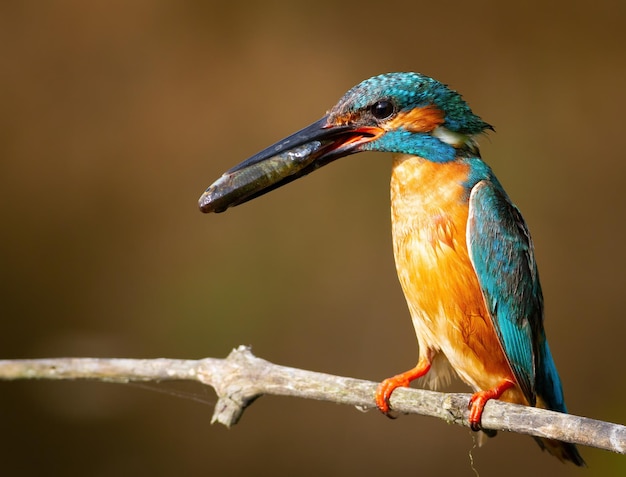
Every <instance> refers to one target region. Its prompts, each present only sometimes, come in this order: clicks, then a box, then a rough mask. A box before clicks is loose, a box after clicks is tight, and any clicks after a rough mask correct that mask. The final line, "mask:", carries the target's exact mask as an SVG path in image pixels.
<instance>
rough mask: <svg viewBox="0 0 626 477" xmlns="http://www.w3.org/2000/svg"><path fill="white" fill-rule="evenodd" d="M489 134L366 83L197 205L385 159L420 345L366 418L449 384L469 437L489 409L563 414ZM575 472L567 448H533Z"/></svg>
mask: <svg viewBox="0 0 626 477" xmlns="http://www.w3.org/2000/svg"><path fill="white" fill-rule="evenodd" d="M491 130H493V127H492V126H491V125H489V124H488V123H486V122H484V121H483V120H482V119H481V118H480V117H479V116H477V115H476V114H474V113H473V111H472V110H471V108H470V107H469V105H468V104H467V102H466V101H465V100H464V99H463V97H462V96H461V95H460V94H459V93H457V92H456V91H455V90H453V89H452V88H450V87H449V86H447V85H446V84H444V83H442V82H439V81H437V80H436V79H433V78H431V77H429V76H426V75H423V74H420V73H414V72H398V73H385V74H381V75H377V76H373V77H371V78H369V79H366V80H364V81H362V82H361V83H359V84H357V85H356V86H354V87H353V88H352V89H350V90H349V91H348V92H347V93H346V94H345V95H344V96H343V97H342V98H341V99H340V100H339V102H338V103H337V104H336V105H335V106H334V107H332V108H331V109H330V110H328V111H327V113H326V114H325V115H324V116H323V117H322V118H321V119H320V120H318V121H316V122H314V123H313V124H311V125H310V126H308V127H305V128H304V129H302V130H300V131H298V132H296V133H295V134H292V135H291V136H288V137H286V138H285V139H283V140H281V141H279V142H277V143H276V144H274V145H272V146H270V147H268V148H266V149H264V150H262V151H261V152H259V153H257V154H255V155H253V156H252V157H250V158H249V159H247V160H245V161H243V162H242V163H241V164H239V165H237V166H235V167H233V168H232V169H230V170H228V171H226V172H225V173H224V174H223V175H222V176H220V177H219V178H218V179H217V180H216V181H215V182H214V183H213V184H211V186H209V187H208V188H207V189H206V191H205V192H204V193H203V194H202V196H201V197H200V200H199V207H200V210H201V211H202V212H205V213H208V212H223V211H225V210H226V209H228V208H229V207H233V206H236V205H239V204H242V203H244V202H247V201H249V200H251V199H254V198H256V197H259V196H261V195H263V194H265V193H267V192H269V191H271V190H273V189H276V188H278V187H281V186H283V185H285V184H287V183H289V182H292V181H294V180H296V179H298V178H301V177H303V176H305V175H307V174H309V173H311V172H313V171H315V170H317V169H319V168H320V167H322V166H324V165H327V164H329V163H330V162H333V161H335V160H337V159H339V158H342V157H345V156H348V155H351V154H355V153H360V152H365V151H378V152H387V153H392V168H391V219H392V220H391V222H392V238H393V254H394V258H395V264H396V270H397V274H398V278H399V282H400V285H401V288H402V290H403V292H404V295H405V298H406V302H407V305H408V308H409V312H410V316H411V319H412V322H413V326H414V328H415V334H416V337H417V341H418V350H419V351H418V360H417V364H416V365H415V366H414V367H412V368H411V369H409V370H408V371H405V372H402V373H400V374H397V375H395V376H393V377H391V378H388V379H385V380H384V381H382V383H380V385H379V386H378V389H377V391H376V395H375V403H376V406H377V407H378V408H379V409H380V410H381V411H382V412H383V413H384V414H387V415H390V411H391V405H390V398H391V395H392V393H393V392H394V390H395V389H397V388H398V387H406V386H409V384H410V383H411V382H412V381H414V380H416V379H417V378H422V377H423V378H424V381H425V383H426V385H430V386H431V387H435V386H437V385H438V384H440V383H442V382H446V381H447V379H448V378H449V377H450V375H453V374H455V373H456V375H458V377H460V379H461V380H462V381H464V382H465V383H467V384H468V385H469V386H470V387H471V388H472V390H473V394H472V396H471V398H470V401H469V405H468V408H469V424H470V427H471V428H472V429H473V430H480V429H481V417H482V413H483V409H484V407H485V404H486V403H487V402H488V401H489V400H491V399H500V400H503V401H507V402H511V403H516V404H522V405H527V406H535V407H538V408H544V409H549V410H553V411H558V412H563V413H566V412H567V408H566V406H565V401H564V397H563V389H562V385H561V380H560V377H559V374H558V372H557V368H556V365H555V362H554V359H553V357H552V353H551V351H550V347H549V345H548V341H547V338H546V333H545V329H544V306H543V294H542V289H541V284H540V281H539V274H538V271H537V264H536V262H535V253H534V245H533V241H532V239H531V236H530V233H529V230H528V227H527V225H526V223H525V221H524V219H523V217H522V215H521V213H520V211H519V209H518V208H517V207H516V206H515V205H514V204H513V202H512V201H511V199H510V198H509V197H508V195H507V193H506V192H505V190H504V188H503V186H502V185H501V183H500V182H499V180H498V179H497V178H496V176H495V175H494V172H493V171H492V169H491V168H490V167H489V166H488V165H487V163H486V162H484V161H483V160H482V158H481V155H480V150H479V147H478V138H479V137H480V136H481V135H484V134H486V133H488V132H489V131H491ZM535 439H536V441H537V442H538V443H539V445H540V447H541V448H542V449H544V450H547V451H548V452H549V453H550V454H552V455H554V456H556V457H557V458H559V459H560V460H561V461H570V462H572V463H573V464H575V465H578V466H584V465H585V461H584V460H583V458H582V457H581V455H580V453H579V451H578V449H577V448H576V446H575V445H574V444H571V443H566V442H561V441H557V440H551V439H544V438H535Z"/></svg>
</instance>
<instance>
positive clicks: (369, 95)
mask: <svg viewBox="0 0 626 477" xmlns="http://www.w3.org/2000/svg"><path fill="white" fill-rule="evenodd" d="M490 128H491V126H489V125H488V124H487V123H485V122H483V121H482V120H481V119H480V118H479V117H478V116H476V115H475V114H474V113H473V112H472V110H471V109H470V108H469V106H468V105H467V103H466V102H465V101H464V100H463V98H462V97H461V95H459V94H458V93H457V92H456V91H453V90H451V89H450V88H448V87H447V86H446V85H444V84H443V83H440V82H439V81H436V80H434V79H432V78H429V77H428V76H424V75H421V74H418V73H388V74H383V75H379V76H374V77H372V78H369V79H367V80H365V81H363V82H362V83H360V84H358V85H357V86H355V87H354V88H352V89H351V90H349V91H348V92H347V93H346V94H345V95H344V96H343V98H341V99H340V100H339V102H338V103H337V104H336V105H335V106H334V107H333V108H332V109H331V110H330V111H328V113H327V114H326V115H325V116H324V117H323V118H322V119H320V120H319V121H316V122H315V123H313V124H311V125H310V126H308V127H306V128H304V129H302V130H300V131H298V132H297V133H295V134H293V135H291V136H289V137H287V138H285V139H283V140H282V141H279V142H277V143H276V144H274V145H272V146H270V147H268V148H267V149H265V150H263V151H261V152H259V153H258V154H256V155H254V156H252V157H251V158H249V159H247V160H246V161H244V162H242V163H241V164H239V165H237V166H235V167H234V168H232V169H230V170H228V171H226V172H225V173H224V174H223V175H222V177H220V178H219V179H218V180H217V181H215V182H214V183H213V184H212V185H211V186H210V187H209V188H208V189H207V190H206V191H205V193H204V194H202V197H200V201H199V205H200V209H201V210H202V211H203V212H222V211H224V210H226V209H227V208H228V207H232V206H235V205H238V204H241V203H243V202H246V201H248V200H251V199H253V198H255V197H258V196H260V195H262V194H265V193H266V192H269V191H270V190H273V189H276V188H278V187H280V186H282V185H284V184H286V183H288V182H291V181H293V180H295V179H297V178H299V177H302V176H304V175H306V174H308V173H310V172H312V171H314V170H316V169H318V168H320V167H321V166H324V165H326V164H328V163H329V162H332V161H334V160H335V159H339V158H340V157H345V156H348V155H350V154H355V153H357V152H362V151H382V152H392V153H401V154H412V155H417V156H420V157H423V158H424V159H427V160H430V161H433V162H448V161H451V160H454V159H455V158H456V157H458V156H459V155H462V154H464V153H467V152H468V151H469V152H471V153H474V154H476V153H477V150H476V149H475V144H474V141H473V137H474V136H475V135H477V134H480V133H482V132H484V131H485V130H486V129H490Z"/></svg>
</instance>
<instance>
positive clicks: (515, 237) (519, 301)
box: [467, 180, 545, 405]
mask: <svg viewBox="0 0 626 477" xmlns="http://www.w3.org/2000/svg"><path fill="white" fill-rule="evenodd" d="M469 203H470V204H469V219H468V223H467V247H468V250H469V254H470V259H471V261H472V265H473V266H474V270H475V271H476V275H477V276H478V281H479V283H480V287H481V289H482V293H483V297H484V299H485V303H486V305H487V309H488V311H489V313H490V318H491V321H492V323H493V326H494V328H495V330H496V334H497V335H498V338H499V340H500V344H501V345H502V349H503V350H504V353H505V355H506V358H507V360H508V362H509V365H510V366H511V369H512V371H513V374H514V376H515V378H516V379H517V382H518V384H519V386H520V388H521V389H522V391H523V393H524V395H525V396H526V398H527V399H528V401H529V403H530V404H531V405H535V402H536V397H537V389H536V383H537V360H538V359H539V349H538V346H539V342H540V340H541V339H543V340H545V338H544V334H543V295H542V292H541V284H540V283H539V275H538V273H537V266H536V264H535V257H534V250H533V243H532V240H531V238H530V234H529V232H528V228H527V227H526V223H525V222H524V219H523V218H522V215H521V214H520V212H519V210H518V209H517V207H515V206H514V205H513V204H512V203H511V201H510V200H509V198H508V197H507V195H506V193H505V192H504V191H503V190H502V188H501V187H500V186H499V184H494V183H493V182H491V181H490V180H482V181H480V182H478V183H477V184H476V185H475V186H474V187H473V188H472V192H471V194H470V199H469Z"/></svg>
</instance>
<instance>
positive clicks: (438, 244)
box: [391, 155, 526, 403]
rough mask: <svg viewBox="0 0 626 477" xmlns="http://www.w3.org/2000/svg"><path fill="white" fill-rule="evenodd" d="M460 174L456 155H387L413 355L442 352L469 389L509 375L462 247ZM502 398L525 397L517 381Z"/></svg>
mask: <svg viewBox="0 0 626 477" xmlns="http://www.w3.org/2000/svg"><path fill="white" fill-rule="evenodd" d="M467 177H468V166H467V165H466V164H463V163H460V162H449V163H443V164H442V163H432V162H430V161H427V160H425V159H422V158H419V157H415V156H406V155H399V156H396V157H395V158H394V164H393V171H392V178H391V212H392V226H393V244H394V257H395V260H396V268H397V271H398V277H399V279H400V284H401V285H402V289H403V291H404V295H405V297H406V300H407V303H408V305H409V310H410V313H411V317H412V320H413V325H414V327H415V332H416V335H417V339H418V342H419V346H420V357H429V358H430V359H433V358H436V357H437V355H440V354H443V355H444V356H445V357H446V358H447V361H448V362H449V363H450V365H451V366H452V368H453V369H454V370H455V371H456V372H457V373H458V375H459V376H460V377H461V379H463V381H465V382H466V383H468V384H469V385H470V386H472V387H473V388H474V390H486V389H491V388H493V387H494V386H496V385H497V384H498V383H499V382H501V381H502V379H510V380H512V381H515V379H514V377H513V373H512V371H511V369H510V367H509V365H508V362H507V360H506V358H505V356H504V353H503V351H502V347H501V346H500V343H499V341H498V338H497V336H496V334H495V330H494V328H493V325H492V322H491V318H490V316H489V314H488V312H487V309H486V307H485V303H484V301H483V296H482V292H481V290H480V286H479V284H478V279H477V277H476V274H475V272H474V268H473V267H472V264H471V262H470V259H469V255H468V251H467V242H466V227H467V216H468V201H467V198H465V190H464V186H463V182H464V181H465V180H466V179H467ZM439 361H441V360H439ZM444 361H445V360H444ZM435 362H437V359H435ZM435 370H436V367H435ZM503 399H505V400H510V401H513V402H519V403H525V402H526V401H525V399H524V397H523V395H522V393H521V391H520V390H519V389H518V388H517V387H515V388H512V389H511V390H509V391H507V392H506V393H505V395H504V396H503Z"/></svg>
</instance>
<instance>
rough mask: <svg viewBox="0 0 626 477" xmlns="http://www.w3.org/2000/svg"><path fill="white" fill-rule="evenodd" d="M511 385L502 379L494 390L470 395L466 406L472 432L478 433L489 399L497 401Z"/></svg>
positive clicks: (511, 382) (511, 383) (510, 382)
mask: <svg viewBox="0 0 626 477" xmlns="http://www.w3.org/2000/svg"><path fill="white" fill-rule="evenodd" d="M513 385H514V383H513V381H509V380H508V379H503V380H502V381H500V383H499V384H498V385H497V386H496V387H495V388H492V389H488V390H486V391H478V392H477V393H474V394H473V395H472V397H471V398H470V401H469V406H468V409H469V410H470V415H469V423H470V427H471V429H472V431H480V429H481V425H480V420H481V418H482V416H483V410H484V409H485V404H487V401H489V400H490V399H498V398H499V397H500V396H502V394H503V393H504V391H506V390H507V389H509V388H511V387H513Z"/></svg>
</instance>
